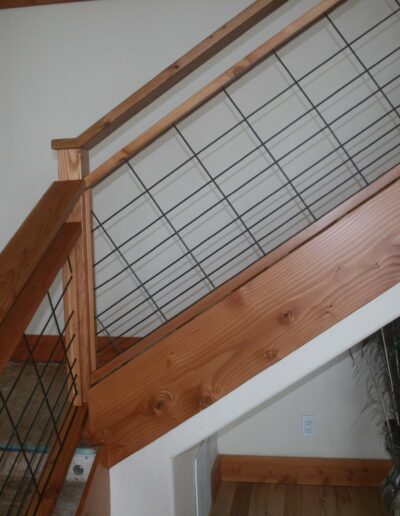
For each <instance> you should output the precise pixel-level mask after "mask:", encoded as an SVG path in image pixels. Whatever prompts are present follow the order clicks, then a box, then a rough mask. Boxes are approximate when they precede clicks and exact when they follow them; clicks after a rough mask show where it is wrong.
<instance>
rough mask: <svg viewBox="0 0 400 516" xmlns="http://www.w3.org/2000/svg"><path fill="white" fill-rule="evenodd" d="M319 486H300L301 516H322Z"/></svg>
mask: <svg viewBox="0 0 400 516" xmlns="http://www.w3.org/2000/svg"><path fill="white" fill-rule="evenodd" d="M320 499H321V488H320V486H302V498H301V515H302V516H322V512H321V501H320Z"/></svg>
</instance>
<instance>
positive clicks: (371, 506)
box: [351, 487, 383, 516]
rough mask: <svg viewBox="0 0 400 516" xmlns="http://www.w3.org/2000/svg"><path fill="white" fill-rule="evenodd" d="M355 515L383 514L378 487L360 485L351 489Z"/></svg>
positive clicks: (375, 515)
mask: <svg viewBox="0 0 400 516" xmlns="http://www.w3.org/2000/svg"><path fill="white" fill-rule="evenodd" d="M351 505H352V509H353V513H352V514H353V515H354V516H383V512H382V509H381V506H380V500H379V493H378V490H377V489H368V488H366V487H358V488H356V489H352V490H351Z"/></svg>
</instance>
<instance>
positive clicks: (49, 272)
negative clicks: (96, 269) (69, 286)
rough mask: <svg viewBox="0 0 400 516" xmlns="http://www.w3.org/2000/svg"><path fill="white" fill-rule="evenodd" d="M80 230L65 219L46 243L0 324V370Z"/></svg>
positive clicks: (9, 356) (79, 227)
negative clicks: (43, 252)
mask: <svg viewBox="0 0 400 516" xmlns="http://www.w3.org/2000/svg"><path fill="white" fill-rule="evenodd" d="M80 234H81V226H80V224H77V223H65V224H63V225H62V227H61V228H60V230H59V232H58V233H57V235H56V237H55V238H54V240H53V241H52V242H51V243H50V245H48V246H47V248H46V252H45V254H44V256H43V257H41V259H40V261H39V263H38V265H37V267H36V269H35V270H34V271H33V272H32V274H31V275H30V277H29V281H27V283H26V284H25V285H24V287H23V288H22V290H21V292H20V293H19V296H18V297H17V299H16V300H14V302H13V305H12V307H11V309H10V310H9V311H8V312H7V314H6V316H5V317H4V318H3V320H2V323H1V324H0V372H1V371H2V370H3V368H4V367H5V366H6V365H7V363H8V361H9V360H10V358H11V356H12V355H13V353H14V351H15V349H16V348H17V346H18V343H19V342H20V340H21V338H22V336H23V334H24V332H25V330H26V327H27V326H28V324H29V323H30V321H31V320H32V317H33V316H34V315H35V313H36V310H37V309H38V308H39V306H40V304H41V302H42V300H43V298H44V296H45V295H46V292H47V291H48V289H49V288H50V286H51V285H52V283H53V281H54V279H55V278H56V276H57V274H58V273H59V272H60V269H61V267H62V266H63V265H64V263H65V261H66V259H67V257H68V255H69V253H70V252H71V250H72V248H73V247H74V245H75V243H76V242H77V240H78V238H79V236H80Z"/></svg>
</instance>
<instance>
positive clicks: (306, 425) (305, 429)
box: [301, 416, 315, 437]
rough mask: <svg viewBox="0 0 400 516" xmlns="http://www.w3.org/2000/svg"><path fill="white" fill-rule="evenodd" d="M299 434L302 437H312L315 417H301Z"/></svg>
mask: <svg viewBox="0 0 400 516" xmlns="http://www.w3.org/2000/svg"><path fill="white" fill-rule="evenodd" d="M301 433H302V435H303V437H314V435H315V416H301Z"/></svg>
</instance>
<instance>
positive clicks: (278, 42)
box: [85, 0, 346, 187]
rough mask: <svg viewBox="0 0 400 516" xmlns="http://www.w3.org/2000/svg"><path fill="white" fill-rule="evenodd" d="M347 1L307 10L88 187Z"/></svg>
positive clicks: (109, 163) (332, 0)
mask: <svg viewBox="0 0 400 516" xmlns="http://www.w3.org/2000/svg"><path fill="white" fill-rule="evenodd" d="M345 1H346V0H322V1H321V2H320V3H319V4H317V5H316V6H315V7H313V8H312V9H310V10H309V11H307V12H306V13H305V14H304V15H302V16H300V17H299V18H298V19H297V20H295V21H294V22H293V23H291V24H289V25H288V26H286V27H285V28H284V29H282V30H281V31H280V32H278V33H277V34H276V35H275V36H273V37H272V38H270V39H268V40H267V41H266V42H265V43H263V44H262V45H260V46H259V47H258V48H256V49H255V50H254V51H253V52H251V53H250V54H248V55H247V56H246V57H244V58H243V59H241V60H240V61H239V62H237V63H236V64H234V65H233V66H232V67H231V68H229V69H228V70H227V71H225V72H224V73H222V74H221V75H219V76H218V77H217V78H216V79H214V80H213V81H211V82H210V83H209V84H207V85H206V86H204V87H203V88H202V89H201V90H200V91H198V92H197V93H195V94H194V95H192V96H191V97H190V98H189V99H187V100H186V101H185V102H183V103H182V104H180V105H179V106H178V107H177V108H175V109H174V110H172V111H171V112H170V113H168V114H167V115H166V116H164V117H163V118H162V119H161V120H160V121H159V122H157V123H155V124H154V125H152V126H151V127H150V128H149V129H147V130H146V131H145V132H144V133H142V134H141V135H140V136H138V137H137V138H135V139H134V140H133V141H132V142H131V143H129V144H128V145H126V146H125V147H124V148H123V149H121V150H120V151H118V152H116V153H115V154H114V155H113V156H111V157H110V158H109V159H107V160H106V161H105V162H104V163H103V164H102V165H100V166H99V167H97V168H96V169H95V170H94V171H93V172H92V173H91V174H89V175H88V176H87V177H86V178H85V183H86V186H87V187H93V186H95V185H96V184H97V183H99V182H100V181H102V180H103V179H104V178H106V177H107V176H108V175H110V174H111V173H112V172H113V171H114V170H115V169H117V168H118V167H119V166H120V165H122V164H123V163H124V162H125V160H126V159H128V158H132V157H133V156H135V155H136V154H138V153H139V152H140V151H142V150H143V149H145V148H146V147H147V146H149V145H150V144H151V143H153V142H154V141H155V140H156V139H157V138H159V137H160V136H162V135H163V134H164V133H166V132H167V131H168V130H169V129H171V128H172V127H173V126H174V125H175V124H177V123H178V122H180V121H181V120H183V119H184V118H186V117H187V116H189V115H190V114H191V113H192V112H193V111H195V110H196V109H198V108H199V107H201V106H202V105H203V104H204V103H205V102H207V101H208V100H210V99H211V98H213V97H215V95H217V94H218V93H219V92H221V91H222V90H223V89H224V88H226V87H228V86H229V85H230V84H231V83H232V82H234V81H236V80H237V79H239V78H240V77H242V76H243V75H244V74H246V73H248V72H249V71H250V70H251V69H252V68H254V67H255V66H256V65H257V64H259V63H261V62H262V61H264V60H265V59H267V57H269V56H270V55H271V54H272V53H273V52H275V51H276V50H278V49H279V48H281V47H282V46H283V45H285V44H286V43H288V42H289V41H291V40H292V39H293V38H294V37H295V36H297V35H298V34H300V33H301V32H303V31H304V30H306V29H307V28H308V27H310V26H311V25H313V24H314V23H316V22H317V21H318V20H319V19H320V18H322V17H323V16H324V15H326V14H327V13H329V12H330V11H332V10H333V9H335V8H336V7H337V6H338V5H339V4H342V3H344V2H345Z"/></svg>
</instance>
